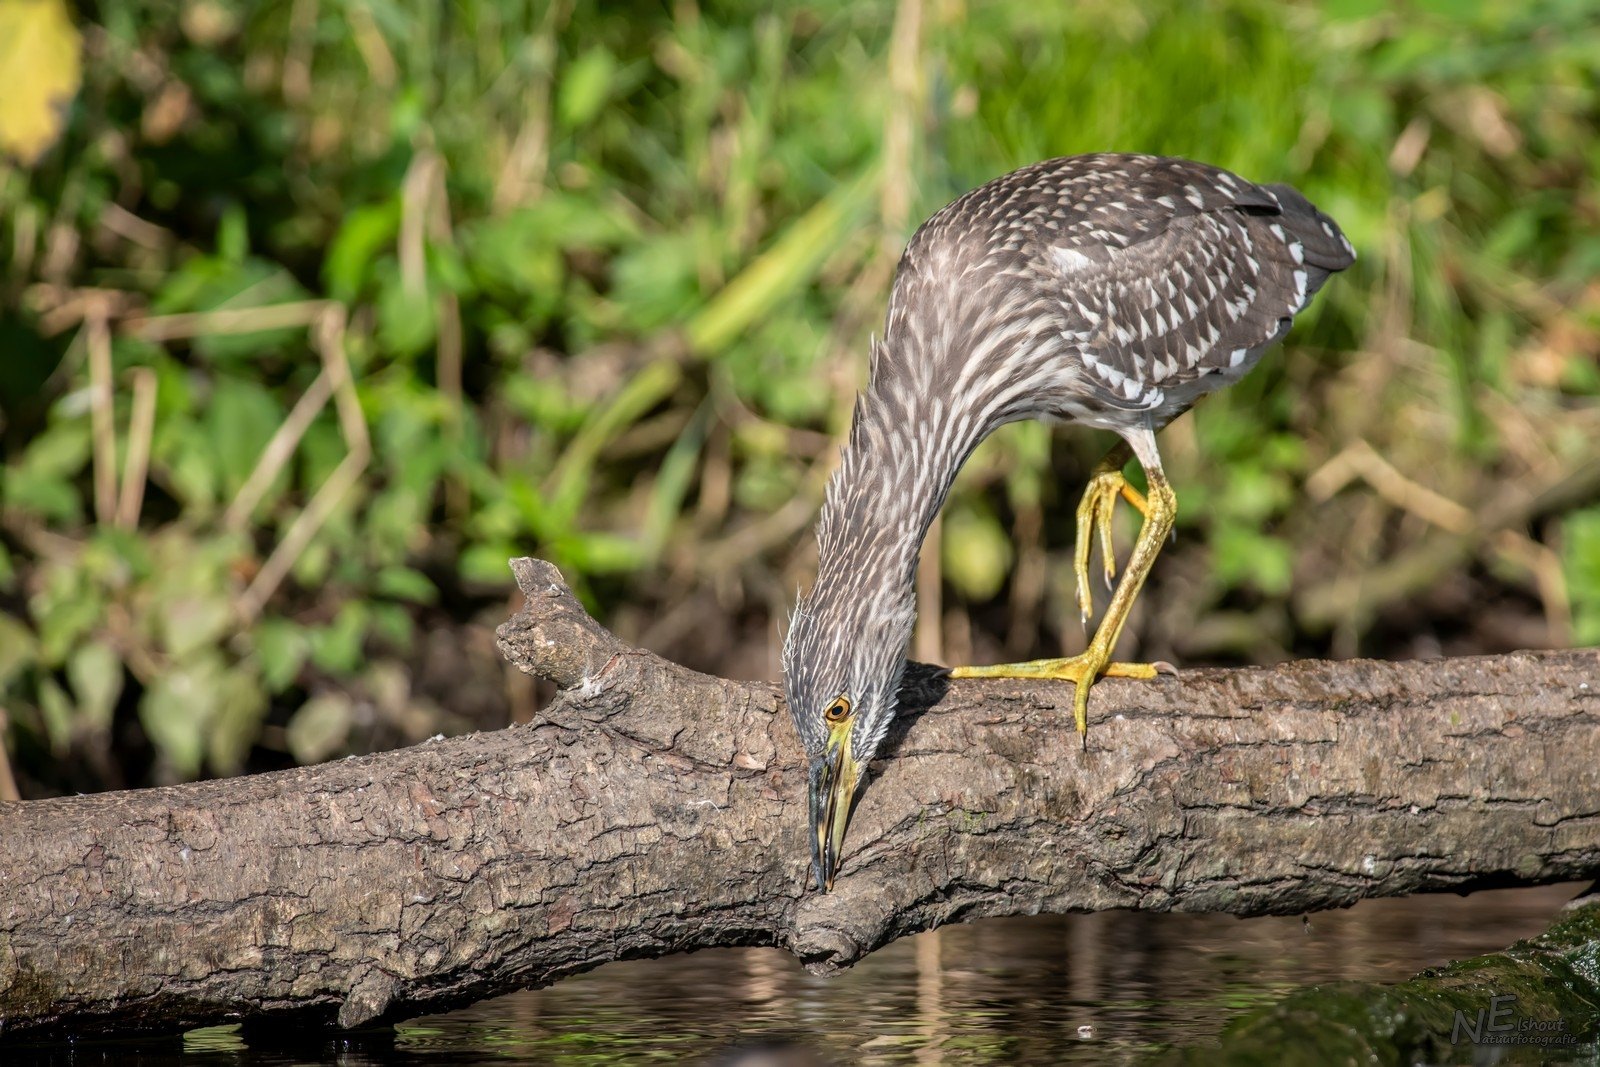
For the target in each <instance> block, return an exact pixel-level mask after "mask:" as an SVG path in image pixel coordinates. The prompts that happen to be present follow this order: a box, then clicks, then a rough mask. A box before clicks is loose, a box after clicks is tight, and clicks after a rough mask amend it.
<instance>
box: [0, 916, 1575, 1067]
mask: <svg viewBox="0 0 1600 1067" xmlns="http://www.w3.org/2000/svg"><path fill="white" fill-rule="evenodd" d="M1580 888H1581V887H1578V886H1548V887H1544V888H1540V889H1519V890H1500V891H1492V892H1485V893H1477V894H1474V895H1472V896H1470V897H1454V896H1426V897H1412V898H1408V899H1401V900H1371V901H1364V902H1362V903H1361V904H1358V905H1357V906H1355V907H1354V908H1351V909H1350V910H1348V911H1341V912H1326V913H1320V914H1316V915H1313V916H1311V917H1310V921H1309V922H1306V921H1304V920H1302V919H1300V918H1261V919H1245V920H1239V919H1233V918H1230V917H1227V916H1217V915H1150V914H1142V913H1127V912H1113V913H1105V914H1099V915H1073V916H1041V917H1037V918H1019V919H997V920H988V921H984V922H977V923H972V924H969V925H963V926H951V927H947V928H945V929H942V930H937V931H934V932H931V933H927V934H923V935H921V936H918V937H915V938H909V939H907V940H904V941H900V942H898V943H896V944H894V945H891V946H889V947H888V948H886V949H884V950H882V951H880V952H878V953H876V954H874V955H873V956H871V957H869V958H868V959H867V960H865V961H864V962H863V963H862V964H861V965H860V966H858V967H857V968H855V969H854V970H853V971H850V972H849V973H847V974H844V975H841V976H839V977H836V978H831V979H824V978H815V977H812V976H811V975H808V974H806V973H805V972H804V971H802V970H801V969H800V968H799V966H798V965H796V964H795V962H794V961H793V959H791V958H790V957H789V956H787V955H785V954H784V953H782V952H779V951H777V950H774V949H723V950H716V951H708V952H700V953H695V954H693V955H686V956H678V957H672V958H668V959H662V960H649V961H639V962H629V963H618V964H611V965H608V966H605V967H602V968H600V969H599V970H597V971H594V972H591V973H589V974H586V975H580V976H578V977H576V978H571V979H568V980H567V981H564V982H562V983H560V984H559V985H556V986H555V987H553V988H550V989H543V990H534V991H529V992H525V993H516V994H512V995H511V996H507V997H502V998H500V999H498V1000H493V1001H488V1002H486V1003H483V1004H479V1005H476V1006H475V1007H472V1008H468V1009H466V1010H463V1011H457V1012H451V1013H450V1014H448V1015H436V1016H430V1017H426V1018H421V1019H416V1020H413V1021H411V1022H407V1023H403V1024H400V1025H398V1026H396V1027H395V1028H394V1030H393V1031H392V1032H389V1031H383V1032H379V1033H374V1034H371V1035H365V1036H363V1037H361V1038H359V1039H356V1040H349V1041H340V1042H339V1043H337V1044H334V1043H330V1042H325V1041H322V1040H320V1039H318V1040H316V1041H313V1042H311V1043H309V1044H306V1045H303V1046H300V1047H294V1046H293V1045H292V1044H290V1045H284V1044H280V1043H278V1039H279V1038H283V1037H285V1036H287V1035H283V1034H274V1035H272V1038H273V1041H272V1043H271V1044H270V1045H269V1044H266V1043H264V1042H263V1040H262V1039H260V1038H255V1037H253V1036H252V1037H250V1038H249V1039H248V1040H247V1038H246V1035H243V1034H241V1032H240V1031H239V1029H238V1028H237V1027H216V1028H211V1029H207V1030H198V1031H194V1032H193V1033H190V1034H189V1035H187V1036H186V1037H185V1038H184V1039H183V1043H182V1046H181V1047H179V1046H177V1045H168V1046H165V1047H158V1048H143V1049H135V1048H131V1047H121V1048H116V1047H111V1048H108V1047H107V1046H104V1045H100V1046H97V1047H95V1048H93V1049H90V1048H80V1049H78V1050H77V1052H76V1054H67V1055H66V1056H65V1057H63V1056H62V1055H61V1050H57V1051H56V1053H55V1055H48V1054H47V1055H46V1057H45V1058H46V1059H47V1060H49V1061H51V1062H55V1063H96V1064H98V1063H106V1062H126V1063H143V1064H164V1063H183V1064H205V1065H209V1064H218V1065H221V1064H241V1065H247V1064H248V1065H254V1064H262V1065H265V1064H272V1065H278V1064H297V1063H327V1064H341V1065H346V1067H365V1065H393V1064H422V1063H430V1064H431V1063H439V1064H468V1063H473V1064H476V1063H488V1064H558V1065H589V1064H626V1063H679V1062H689V1063H715V1064H721V1063H738V1064H739V1065H740V1067H758V1065H759V1067H790V1065H796V1067H799V1065H805V1067H810V1065H815V1064H838V1065H844V1064H857V1063H859V1064H880V1063H881V1064H900V1063H907V1064H1044V1065H1053V1064H1075V1063H1084V1064H1090V1063H1093V1064H1102V1063H1124V1062H1137V1061H1138V1060H1139V1059H1141V1058H1143V1056H1144V1055H1145V1054H1147V1053H1150V1052H1155V1051H1158V1050H1160V1049H1163V1048H1167V1047H1171V1046H1175V1045H1196V1044H1205V1043H1207V1042H1208V1041H1214V1040H1215V1038H1216V1035H1217V1033H1218V1032H1219V1031H1220V1030H1221V1028H1222V1027H1223V1025H1224V1024H1225V1023H1227V1021H1228V1020H1229V1019H1230V1018H1232V1017H1233V1016H1235V1015H1236V1014H1238V1013H1239V1012H1241V1011H1243V1010H1245V1009H1249V1008H1252V1007H1256V1006H1258V1005H1262V1004H1267V1003H1270V1002H1271V1001H1273V1000H1274V999H1276V998H1278V997H1280V996H1282V995H1283V994H1285V993H1288V992H1290V991H1292V990H1294V989H1297V988H1299V987H1301V986H1305V985H1311V984H1315V983H1318V982H1326V981H1333V980H1338V979H1356V980H1361V981H1376V982H1392V981H1400V980H1402V979H1405V978H1408V977H1410V976H1411V975H1412V974H1414V973H1415V972H1417V971H1419V970H1421V969H1423V968H1425V967H1429V966H1433V965H1436V964H1441V963H1445V962H1447V961H1449V960H1452V959H1457V958H1460V957H1464V956H1471V955H1476V954H1478V953H1482V952H1489V951H1494V950H1496V949H1499V948H1503V947H1505V946H1506V945H1508V944H1510V943H1511V942H1512V941H1515V940H1517V939H1518V938H1522V937H1528V936H1532V935H1533V934H1537V933H1539V932H1541V931H1543V930H1544V929H1545V928H1546V927H1547V926H1548V925H1549V923H1550V921H1551V920H1552V919H1553V917H1554V916H1555V915H1556V913H1557V911H1558V910H1559V909H1560V907H1561V905H1562V904H1564V903H1565V902H1566V901H1567V900H1569V899H1570V898H1572V897H1573V896H1575V895H1576V894H1577V892H1578V891H1579V889H1580ZM764 1042H766V1043H774V1044H775V1043H779V1042H782V1043H784V1045H785V1050H784V1051H782V1052H781V1053H769V1054H765V1056H766V1058H762V1057H760V1056H756V1055H754V1054H753V1053H752V1052H750V1050H751V1049H753V1048H754V1047H755V1046H757V1045H759V1044H761V1043H764ZM741 1048H742V1049H744V1050H745V1051H744V1052H742V1053H741V1052H739V1051H737V1050H739V1049H741ZM19 1062H21V1061H19Z"/></svg>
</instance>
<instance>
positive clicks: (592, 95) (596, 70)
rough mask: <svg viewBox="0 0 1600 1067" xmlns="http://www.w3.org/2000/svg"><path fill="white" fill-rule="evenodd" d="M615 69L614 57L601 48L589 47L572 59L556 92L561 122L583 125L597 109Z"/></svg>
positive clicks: (609, 85) (598, 110)
mask: <svg viewBox="0 0 1600 1067" xmlns="http://www.w3.org/2000/svg"><path fill="white" fill-rule="evenodd" d="M616 70H617V61H616V60H615V59H614V58H612V55H611V53H610V52H608V51H606V50H605V49H604V48H592V49H590V50H589V51H587V52H585V53H584V54H583V55H581V56H579V57H578V58H577V59H576V60H574V61H573V63H572V65H571V66H569V67H568V68H567V70H566V73H565V74H564V75H563V76H562V78H561V88H560V92H559V95H558V96H557V101H558V104H557V113H558V114H559V115H560V116H561V122H562V124H563V125H565V126H567V127H568V128H571V127H573V126H582V125H583V124H584V123H586V122H588V121H589V120H590V119H592V118H594V117H595V116H596V115H598V114H599V113H600V108H601V107H602V106H603V105H604V104H605V102H606V97H607V96H608V95H609V93H610V89H611V79H612V77H613V75H615V73H616Z"/></svg>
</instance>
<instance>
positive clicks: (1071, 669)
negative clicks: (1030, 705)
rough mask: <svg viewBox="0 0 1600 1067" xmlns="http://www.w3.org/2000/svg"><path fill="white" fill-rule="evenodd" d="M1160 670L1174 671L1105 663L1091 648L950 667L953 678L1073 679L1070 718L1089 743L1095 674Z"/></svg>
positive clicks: (1123, 674)
mask: <svg viewBox="0 0 1600 1067" xmlns="http://www.w3.org/2000/svg"><path fill="white" fill-rule="evenodd" d="M1163 671H1165V672H1167V673H1171V674H1176V673H1177V671H1176V669H1175V668H1173V666H1172V665H1171V664H1168V663H1107V662H1106V661H1105V659H1104V657H1102V656H1098V655H1095V654H1094V651H1093V650H1092V649H1091V650H1089V651H1087V652H1081V653H1079V654H1078V655H1076V656H1071V657H1068V658H1065V659H1036V660H1030V661H1028V662H1027V663H997V664H995V665H993V666H990V667H953V668H951V670H950V677H952V678H1051V679H1055V680H1058V681H1064V682H1072V683H1074V684H1075V685H1076V687H1077V689H1076V691H1075V692H1074V693H1073V694H1072V720H1073V722H1074V723H1075V724H1076V725H1077V727H1078V735H1079V736H1080V737H1082V738H1084V742H1085V744H1087V743H1088V736H1089V687H1090V686H1092V685H1094V683H1095V679H1096V678H1154V677H1155V676H1156V675H1157V674H1160V673H1162V672H1163Z"/></svg>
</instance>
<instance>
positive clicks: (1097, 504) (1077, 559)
mask: <svg viewBox="0 0 1600 1067" xmlns="http://www.w3.org/2000/svg"><path fill="white" fill-rule="evenodd" d="M1119 497H1120V498H1122V499H1123V500H1126V501H1127V502H1128V503H1129V504H1132V505H1133V506H1134V508H1135V509H1137V510H1138V512H1139V514H1140V515H1142V516H1144V517H1145V518H1149V517H1150V506H1149V505H1148V504H1147V503H1146V502H1145V498H1144V494H1142V493H1140V492H1139V490H1137V489H1135V488H1134V487H1133V486H1131V485H1129V484H1128V480H1127V479H1126V478H1124V477H1123V475H1122V471H1121V469H1120V468H1115V467H1106V466H1100V467H1098V468H1096V469H1095V472H1094V474H1093V475H1092V476H1091V477H1090V478H1089V485H1088V487H1087V488H1086V489H1084V491H1083V499H1082V500H1080V501H1078V536H1077V540H1076V541H1075V542H1074V543H1073V573H1075V574H1076V575H1077V577H1078V613H1079V614H1080V615H1081V616H1082V617H1083V624H1084V625H1085V626H1088V625H1089V616H1091V615H1093V614H1094V591H1093V590H1092V589H1091V588H1090V586H1089V552H1090V548H1091V546H1092V545H1093V543H1094V535H1095V534H1096V533H1098V534H1099V535H1100V562H1101V565H1102V566H1103V567H1104V568H1105V580H1106V588H1107V589H1110V588H1111V583H1112V581H1113V580H1114V579H1115V578H1116V576H1117V555H1116V551H1115V549H1114V548H1113V546H1112V543H1111V517H1112V515H1114V514H1115V513H1116V508H1117V499H1118V498H1119Z"/></svg>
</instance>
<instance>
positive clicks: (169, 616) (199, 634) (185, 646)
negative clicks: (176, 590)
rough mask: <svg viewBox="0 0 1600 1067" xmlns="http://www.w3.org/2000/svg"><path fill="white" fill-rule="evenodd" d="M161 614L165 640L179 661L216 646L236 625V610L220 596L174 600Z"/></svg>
mask: <svg viewBox="0 0 1600 1067" xmlns="http://www.w3.org/2000/svg"><path fill="white" fill-rule="evenodd" d="M160 610H161V633H162V640H163V642H164V643H165V645H166V649H167V651H168V652H169V653H170V654H172V655H173V656H176V657H179V658H182V657H184V656H187V655H189V654H190V653H191V652H194V651H197V650H198V649H202V648H206V647H210V646H214V645H217V644H218V643H219V642H220V641H221V640H222V636H223V634H225V633H227V632H228V630H229V628H230V627H232V625H233V606H232V604H230V603H229V602H228V601H227V600H226V599H224V598H223V597H220V596H216V597H208V596H200V595H193V594H190V595H178V596H173V597H172V598H171V599H169V600H166V601H165V602H164V603H163V604H162V605H161V608H160Z"/></svg>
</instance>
